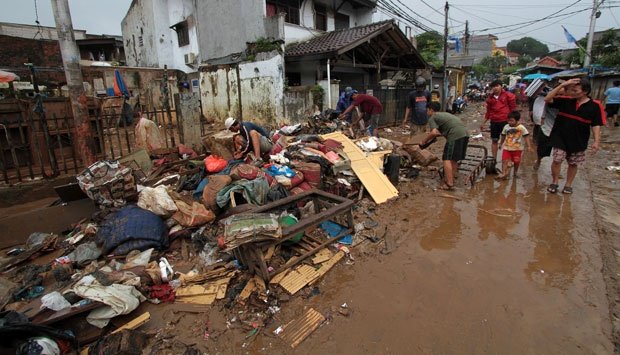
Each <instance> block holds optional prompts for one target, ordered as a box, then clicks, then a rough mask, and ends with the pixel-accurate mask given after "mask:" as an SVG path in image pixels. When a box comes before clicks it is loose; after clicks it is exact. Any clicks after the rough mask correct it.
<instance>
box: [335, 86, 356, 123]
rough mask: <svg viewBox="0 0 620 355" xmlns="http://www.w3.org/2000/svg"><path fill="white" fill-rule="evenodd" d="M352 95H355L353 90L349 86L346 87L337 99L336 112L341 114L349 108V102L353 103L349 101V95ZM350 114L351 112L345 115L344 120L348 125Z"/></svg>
mask: <svg viewBox="0 0 620 355" xmlns="http://www.w3.org/2000/svg"><path fill="white" fill-rule="evenodd" d="M353 93H357V91H356V90H353V88H352V87H350V86H347V88H346V89H344V91H343V92H342V94H340V97H339V98H338V103H337V104H336V112H338V113H342V112H344V111H345V110H346V109H347V108H349V106H351V102H352V101H353V100H352V99H351V95H353ZM352 114H353V112H349V113H348V114H347V117H346V118H345V119H346V121H347V122H349V123H351V116H352Z"/></svg>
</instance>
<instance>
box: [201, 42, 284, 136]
mask: <svg viewBox="0 0 620 355" xmlns="http://www.w3.org/2000/svg"><path fill="white" fill-rule="evenodd" d="M266 55H267V54H259V55H258V56H257V61H255V62H246V63H242V64H240V65H239V76H240V79H241V103H242V116H243V119H247V120H252V121H256V122H261V123H267V124H275V123H276V122H277V121H278V120H279V119H280V118H282V117H283V116H284V113H283V112H284V110H283V99H284V94H283V92H284V58H283V57H282V55H280V54H277V53H276V52H272V53H271V54H269V55H270V56H271V57H270V58H268V59H267V58H261V57H263V56H266ZM261 59H263V60H261ZM237 83H238V78H237V72H236V69H235V67H234V66H230V65H227V66H219V67H217V68H205V69H204V70H203V71H201V73H200V94H201V100H202V111H203V114H204V116H205V117H207V118H208V119H213V120H215V121H220V122H223V121H224V120H225V119H226V117H228V116H232V117H240V116H241V115H240V114H239V94H238V89H237V85H238V84H237Z"/></svg>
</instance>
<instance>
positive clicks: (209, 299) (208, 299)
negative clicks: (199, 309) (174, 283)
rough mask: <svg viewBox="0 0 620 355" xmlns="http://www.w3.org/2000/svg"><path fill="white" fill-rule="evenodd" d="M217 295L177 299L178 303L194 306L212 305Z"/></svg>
mask: <svg viewBox="0 0 620 355" xmlns="http://www.w3.org/2000/svg"><path fill="white" fill-rule="evenodd" d="M215 296H216V294H215V293H212V294H208V295H198V296H188V297H179V298H177V299H176V301H177V302H181V303H192V304H203V305H207V304H211V303H213V302H215Z"/></svg>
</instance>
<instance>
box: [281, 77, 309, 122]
mask: <svg viewBox="0 0 620 355" xmlns="http://www.w3.org/2000/svg"><path fill="white" fill-rule="evenodd" d="M311 89H312V86H295V87H290V88H288V89H287V90H286V92H285V93H284V114H285V116H286V119H287V121H288V122H290V123H293V124H294V123H298V122H305V121H306V119H307V118H308V117H310V116H312V114H313V113H314V111H316V107H315V106H314V104H313V102H312V91H311Z"/></svg>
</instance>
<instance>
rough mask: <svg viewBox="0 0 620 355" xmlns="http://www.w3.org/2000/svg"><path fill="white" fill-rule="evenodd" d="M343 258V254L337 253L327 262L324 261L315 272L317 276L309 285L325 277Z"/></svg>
mask: <svg viewBox="0 0 620 355" xmlns="http://www.w3.org/2000/svg"><path fill="white" fill-rule="evenodd" d="M343 257H344V252H342V251H339V252H337V253H336V255H334V256H333V257H332V258H331V259H329V261H326V262H324V263H323V264H321V267H320V268H319V269H318V270H317V274H318V276H317V277H316V278H315V279H313V280H312V281H310V284H311V285H312V284H314V283H315V282H316V281H318V280H319V279H320V278H321V277H322V276H323V275H325V274H326V273H327V272H328V271H329V270H331V268H333V267H334V265H336V264H337V263H338V262H339V261H340V259H342V258H343Z"/></svg>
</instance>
